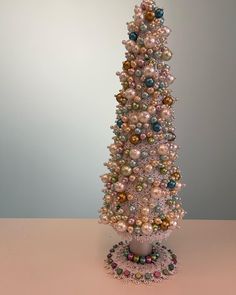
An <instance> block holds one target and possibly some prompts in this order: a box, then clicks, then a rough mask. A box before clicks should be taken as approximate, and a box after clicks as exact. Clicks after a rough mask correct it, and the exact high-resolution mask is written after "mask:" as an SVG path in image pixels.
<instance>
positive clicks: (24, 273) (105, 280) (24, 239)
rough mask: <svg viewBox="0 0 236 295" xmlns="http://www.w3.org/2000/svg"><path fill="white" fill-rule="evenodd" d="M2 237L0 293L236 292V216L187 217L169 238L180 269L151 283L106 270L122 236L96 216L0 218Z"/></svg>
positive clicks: (67, 294)
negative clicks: (137, 282) (230, 218)
mask: <svg viewBox="0 0 236 295" xmlns="http://www.w3.org/2000/svg"><path fill="white" fill-rule="evenodd" d="M0 239H1V242H0V295H87V294H88V295H90V294H99V295H100V294H102V295H104V294H105V295H106V294H111V295H116V294H125V295H126V294H129V295H132V294H136V295H139V294H145V295H146V294H148V295H152V294H165V295H169V294H176V295H178V294H182V295H185V294H188V295H194V294H198V295H205V294H207V295H211V294H214V295H215V294H221V295H222V294H224V295H235V294H236V221H204V220H202V221H194V220H188V221H184V222H183V223H182V227H181V229H180V230H177V231H175V232H174V233H173V234H172V236H171V238H170V239H169V240H168V242H167V246H168V247H170V248H172V250H174V252H175V253H176V254H177V255H178V259H179V261H180V264H181V266H180V269H179V272H178V273H177V274H176V275H175V276H173V277H171V279H169V280H167V281H164V282H162V283H160V284H154V285H151V286H143V285H142V286H141V285H133V284H124V283H123V282H122V281H119V280H115V279H113V278H112V277H111V276H109V275H107V274H106V272H105V270H104V268H103V260H104V258H105V255H106V254H107V252H108V250H109V249H110V247H111V246H112V245H113V244H114V243H116V242H118V241H119V237H118V236H117V235H116V234H115V232H113V230H112V229H111V228H110V227H108V226H102V225H99V224H97V221H96V220H81V219H78V220H75V219H73V220H68V219H51V220H50V219H0Z"/></svg>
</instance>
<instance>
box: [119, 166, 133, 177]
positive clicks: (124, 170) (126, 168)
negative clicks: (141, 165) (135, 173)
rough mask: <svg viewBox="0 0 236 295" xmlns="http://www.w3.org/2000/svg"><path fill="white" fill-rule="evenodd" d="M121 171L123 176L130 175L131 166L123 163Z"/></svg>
mask: <svg viewBox="0 0 236 295" xmlns="http://www.w3.org/2000/svg"><path fill="white" fill-rule="evenodd" d="M121 173H122V175H123V176H130V175H131V174H132V168H131V167H129V166H126V165H125V166H123V167H122V168H121Z"/></svg>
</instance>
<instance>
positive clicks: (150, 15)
mask: <svg viewBox="0 0 236 295" xmlns="http://www.w3.org/2000/svg"><path fill="white" fill-rule="evenodd" d="M145 19H146V20H147V21H149V22H152V21H153V20H154V19H155V13H154V12H152V11H148V12H146V13H145Z"/></svg>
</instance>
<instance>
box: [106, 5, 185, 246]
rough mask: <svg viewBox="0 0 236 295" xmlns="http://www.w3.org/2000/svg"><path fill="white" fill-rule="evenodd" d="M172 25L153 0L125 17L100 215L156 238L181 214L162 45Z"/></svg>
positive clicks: (136, 234) (166, 54) (167, 55)
mask: <svg viewBox="0 0 236 295" xmlns="http://www.w3.org/2000/svg"><path fill="white" fill-rule="evenodd" d="M170 33H171V30H170V29H169V28H168V27H167V26H165V25H164V10H163V9H162V8H159V7H157V6H156V4H155V2H154V1H152V0H144V1H142V3H141V5H140V6H136V7H135V15H134V19H133V21H131V22H130V23H128V40H126V41H123V44H124V46H125V48H126V50H127V52H126V60H125V61H124V62H123V69H122V71H121V72H118V73H117V75H118V76H119V79H120V82H121V85H122V89H121V90H120V91H119V93H118V94H117V95H116V96H115V97H116V100H117V102H118V105H117V110H116V114H117V120H116V123H115V125H114V126H112V127H111V128H112V130H113V132H114V138H113V140H114V141H113V143H112V144H111V145H110V146H109V151H110V159H109V161H108V162H107V163H105V166H106V167H107V169H108V173H106V174H105V175H103V176H102V177H101V179H102V181H103V183H104V186H105V187H104V190H103V192H104V205H103V207H102V208H101V210H100V220H101V222H102V223H104V224H110V225H112V226H113V228H114V229H115V230H116V231H117V232H118V233H120V234H126V235H127V236H129V237H130V239H132V238H136V239H138V238H140V239H141V238H142V237H145V238H146V240H161V239H162V238H161V237H163V236H164V233H165V232H167V231H172V230H173V229H174V228H176V227H177V225H178V221H179V220H180V219H182V217H183V216H184V214H185V211H184V209H183V208H182V203H181V199H180V197H179V193H180V190H181V188H182V187H183V184H182V183H181V171H180V169H179V167H177V166H176V164H175V162H176V160H177V157H178V155H177V152H178V146H177V145H176V143H175V139H176V134H175V128H174V125H173V120H174V111H173V106H174V104H175V102H176V98H174V97H173V95H172V91H171V89H170V85H171V84H172V83H173V82H174V80H175V78H174V76H173V75H172V74H171V71H170V66H169V65H168V64H167V63H166V62H167V61H169V60H171V58H172V55H173V54H172V52H171V50H170V49H169V48H168V46H167V38H168V36H169V35H170Z"/></svg>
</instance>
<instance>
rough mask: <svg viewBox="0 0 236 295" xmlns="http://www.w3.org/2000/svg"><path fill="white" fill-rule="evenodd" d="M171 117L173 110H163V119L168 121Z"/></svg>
mask: <svg viewBox="0 0 236 295" xmlns="http://www.w3.org/2000/svg"><path fill="white" fill-rule="evenodd" d="M170 117H171V110H170V109H167V108H165V109H163V110H162V111H161V118H162V119H164V120H167V119H169V118H170Z"/></svg>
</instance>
